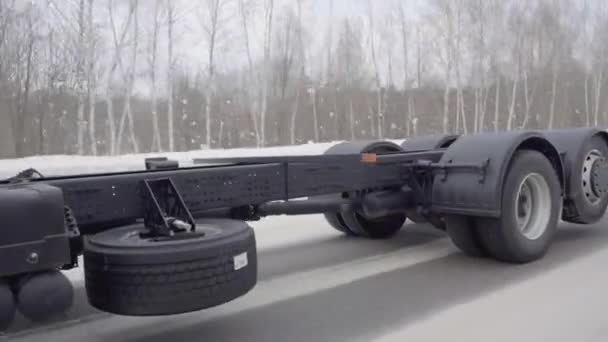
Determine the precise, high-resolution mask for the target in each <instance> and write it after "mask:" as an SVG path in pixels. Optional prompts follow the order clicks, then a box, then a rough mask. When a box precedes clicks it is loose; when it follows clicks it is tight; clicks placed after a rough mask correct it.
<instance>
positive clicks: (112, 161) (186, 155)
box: [0, 142, 339, 178]
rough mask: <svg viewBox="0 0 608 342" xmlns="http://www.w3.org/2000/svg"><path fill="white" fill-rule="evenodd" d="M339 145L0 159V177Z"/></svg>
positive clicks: (105, 169)
mask: <svg viewBox="0 0 608 342" xmlns="http://www.w3.org/2000/svg"><path fill="white" fill-rule="evenodd" d="M337 143H339V142H330V143H318V144H304V145H297V146H281V147H268V148H259V149H258V148H237V149H212V150H196V151H188V152H167V153H162V152H161V153H142V154H126V155H120V156H99V157H93V156H74V155H51V156H34V157H27V158H19V159H2V160H0V178H7V177H11V176H14V175H15V174H17V173H18V172H20V171H23V170H25V169H28V168H35V169H36V170H38V171H40V173H42V174H43V175H45V176H60V175H72V174H82V173H99V172H119V171H135V170H143V169H145V165H144V159H146V158H150V157H167V158H169V159H172V160H177V161H179V163H180V165H183V166H188V165H191V164H192V160H193V159H196V158H227V157H243V156H280V155H318V154H323V152H325V151H326V150H327V149H328V148H329V147H331V146H333V145H335V144H337Z"/></svg>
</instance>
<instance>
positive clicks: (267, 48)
mask: <svg viewBox="0 0 608 342" xmlns="http://www.w3.org/2000/svg"><path fill="white" fill-rule="evenodd" d="M273 15H274V0H264V57H263V58H264V59H263V70H262V76H261V82H260V84H261V87H262V91H261V98H260V100H261V110H260V140H261V142H262V143H261V144H260V147H264V146H266V143H267V141H266V115H267V112H268V96H269V92H270V86H271V84H270V83H271V73H272V63H271V56H272V55H271V53H272V32H273V31H272V22H273Z"/></svg>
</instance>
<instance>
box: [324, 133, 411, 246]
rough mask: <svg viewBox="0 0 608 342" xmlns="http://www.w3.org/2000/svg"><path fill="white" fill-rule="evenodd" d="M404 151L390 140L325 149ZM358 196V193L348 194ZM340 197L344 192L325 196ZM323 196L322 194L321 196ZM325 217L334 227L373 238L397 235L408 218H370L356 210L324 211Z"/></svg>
mask: <svg viewBox="0 0 608 342" xmlns="http://www.w3.org/2000/svg"><path fill="white" fill-rule="evenodd" d="M397 151H402V149H401V147H400V146H399V145H397V144H395V143H392V142H389V141H353V142H344V143H340V144H336V145H334V146H332V147H330V148H329V149H328V150H327V151H325V154H326V155H340V154H352V153H368V152H369V153H378V154H383V153H390V152H397ZM347 195H348V196H357V194H356V193H352V194H347ZM332 196H333V197H334V198H335V197H339V196H344V194H334V195H327V196H323V197H332ZM319 197H322V196H319ZM324 216H325V219H326V220H327V222H328V223H329V225H330V226H332V227H333V228H334V229H336V230H338V231H340V232H342V233H344V234H346V235H349V236H359V237H367V238H372V239H386V238H390V237H392V236H393V235H395V234H396V233H397V232H398V231H399V230H400V229H401V227H402V226H403V224H404V223H405V220H406V219H407V218H406V216H405V215H391V216H388V217H383V218H380V219H374V220H368V219H366V218H364V217H363V216H361V215H360V214H358V213H356V212H354V211H344V212H339V213H324Z"/></svg>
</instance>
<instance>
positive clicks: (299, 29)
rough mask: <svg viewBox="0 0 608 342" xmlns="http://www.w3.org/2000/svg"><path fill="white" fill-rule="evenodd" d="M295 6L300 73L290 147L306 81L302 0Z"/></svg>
mask: <svg viewBox="0 0 608 342" xmlns="http://www.w3.org/2000/svg"><path fill="white" fill-rule="evenodd" d="M296 6H297V26H296V27H297V29H296V30H297V32H296V34H297V50H298V57H299V62H300V64H301V65H300V72H299V80H298V84H297V85H296V98H295V100H294V105H293V109H292V114H291V124H290V129H289V132H290V134H289V136H290V139H289V142H290V143H291V144H292V145H295V143H296V116H297V115H298V111H299V110H300V97H301V93H302V87H303V86H304V82H305V79H306V53H305V51H304V39H303V37H302V36H303V34H302V31H303V30H304V27H303V25H302V0H296Z"/></svg>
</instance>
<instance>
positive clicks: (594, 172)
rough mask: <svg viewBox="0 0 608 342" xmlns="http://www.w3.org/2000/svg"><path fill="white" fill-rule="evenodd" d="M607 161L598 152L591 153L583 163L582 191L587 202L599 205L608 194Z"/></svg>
mask: <svg viewBox="0 0 608 342" xmlns="http://www.w3.org/2000/svg"><path fill="white" fill-rule="evenodd" d="M606 168H607V166H606V161H605V159H604V157H603V156H602V154H601V152H600V151H598V150H592V151H590V152H589V153H588V154H587V155H586V156H585V160H584V161H583V170H582V171H583V172H582V177H581V178H582V179H581V182H582V184H581V185H582V189H583V194H584V196H585V199H586V200H587V202H589V203H591V204H593V205H595V204H598V203H599V202H600V201H601V199H602V197H604V196H605V195H606V194H607V193H608V184H607V182H606V180H607V178H608V177H607V176H608V175H606V171H607V170H606Z"/></svg>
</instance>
